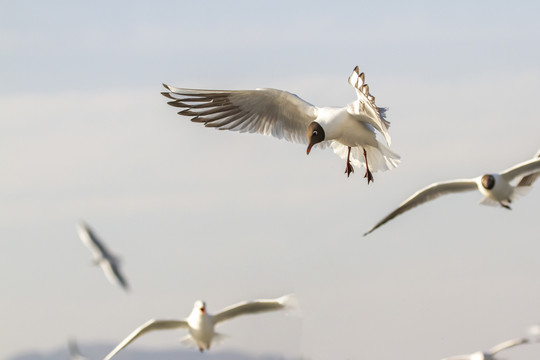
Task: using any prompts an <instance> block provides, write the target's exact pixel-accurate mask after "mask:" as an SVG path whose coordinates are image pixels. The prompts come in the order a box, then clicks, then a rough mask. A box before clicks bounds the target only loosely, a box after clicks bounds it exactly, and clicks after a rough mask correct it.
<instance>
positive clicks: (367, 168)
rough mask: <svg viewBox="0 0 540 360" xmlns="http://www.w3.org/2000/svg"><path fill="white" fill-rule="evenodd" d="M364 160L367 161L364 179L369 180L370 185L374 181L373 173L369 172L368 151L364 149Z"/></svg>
mask: <svg viewBox="0 0 540 360" xmlns="http://www.w3.org/2000/svg"><path fill="white" fill-rule="evenodd" d="M349 151H350V148H349ZM364 160H365V161H366V174H365V175H364V177H365V178H367V183H368V184H369V182H370V181H373V174H372V173H371V171H369V165H368V161H367V154H366V149H364Z"/></svg>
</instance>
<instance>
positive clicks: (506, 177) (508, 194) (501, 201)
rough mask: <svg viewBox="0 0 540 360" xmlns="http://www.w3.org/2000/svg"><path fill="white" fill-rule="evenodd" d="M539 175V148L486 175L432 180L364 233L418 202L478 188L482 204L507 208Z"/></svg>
mask: <svg viewBox="0 0 540 360" xmlns="http://www.w3.org/2000/svg"><path fill="white" fill-rule="evenodd" d="M539 174H540V151H538V153H536V155H535V157H534V158H532V159H531V160H527V161H525V162H522V163H519V164H517V165H515V166H513V167H511V168H509V169H507V170H505V171H503V172H501V173H494V174H486V175H482V176H479V177H476V178H473V179H461V180H451V181H444V182H437V183H433V184H431V185H429V186H427V187H425V188H423V189H421V190H419V191H417V192H416V193H414V194H413V195H412V196H411V197H410V198H408V199H407V200H405V201H404V202H403V203H402V204H401V205H399V206H398V208H397V209H395V210H394V211H392V212H391V213H390V214H388V215H387V216H386V217H385V218H383V219H382V220H381V221H379V222H378V223H377V224H375V226H373V227H372V228H371V229H370V230H369V231H367V232H366V233H365V234H364V236H366V235H367V234H369V233H371V232H372V231H374V230H375V229H377V228H378V227H380V226H381V225H383V224H385V223H387V222H388V221H390V220H392V219H393V218H395V217H396V216H398V215H401V214H403V213H404V212H406V211H408V210H410V209H412V208H414V207H416V206H418V205H421V204H423V203H425V202H428V201H430V200H434V199H436V198H438V197H439V196H442V195H446V194H451V193H457V192H465V191H473V190H478V191H480V193H481V194H482V195H484V198H483V199H482V201H481V202H480V203H481V204H484V205H500V206H502V207H504V208H506V209H509V210H510V204H511V203H512V201H513V200H515V199H516V198H517V197H519V196H522V195H525V194H526V193H527V192H528V191H529V190H530V189H531V186H532V184H533V183H534V181H535V180H536V178H537V177H538V175H539ZM519 177H521V179H520V180H519V182H518V183H517V184H516V185H515V186H514V185H512V184H510V183H511V182H512V181H513V180H514V179H516V178H519Z"/></svg>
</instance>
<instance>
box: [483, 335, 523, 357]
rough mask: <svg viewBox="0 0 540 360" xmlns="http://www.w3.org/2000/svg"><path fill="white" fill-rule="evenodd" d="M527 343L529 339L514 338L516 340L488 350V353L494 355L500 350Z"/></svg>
mask: <svg viewBox="0 0 540 360" xmlns="http://www.w3.org/2000/svg"><path fill="white" fill-rule="evenodd" d="M527 342H529V339H527V338H516V339H511V340H507V341H504V342H502V343H500V344H498V345H495V346H494V347H492V348H491V349H489V353H490V354H491V355H495V354H496V353H498V352H499V351H502V350H505V349H508V348H511V347H514V346H517V345H521V344H525V343H527Z"/></svg>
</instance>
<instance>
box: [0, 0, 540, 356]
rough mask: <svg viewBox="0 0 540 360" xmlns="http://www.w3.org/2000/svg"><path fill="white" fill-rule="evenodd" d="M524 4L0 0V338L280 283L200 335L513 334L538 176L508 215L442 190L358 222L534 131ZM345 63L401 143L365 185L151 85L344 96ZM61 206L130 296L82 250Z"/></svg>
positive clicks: (324, 159) (325, 155) (268, 346)
mask: <svg viewBox="0 0 540 360" xmlns="http://www.w3.org/2000/svg"><path fill="white" fill-rule="evenodd" d="M539 17H540V3H539V2H537V1H521V2H513V3H511V4H510V3H509V2H507V1H478V2H474V3H472V2H469V1H453V2H444V3H443V2H438V3H437V4H435V3H433V2H428V1H407V2H402V1H377V2H375V1H350V2H349V1H332V2H324V3H314V2H312V1H297V2H276V1H261V2H253V1H235V2H221V1H205V2H194V1H190V2H187V1H186V2H183V1H153V2H142V1H117V2H105V1H93V2H87V1H48V2H42V1H17V2H13V1H0V129H1V131H0V164H1V170H0V174H1V177H0V184H1V186H0V266H1V271H0V293H1V296H0V318H1V319H2V326H1V327H0V339H1V340H0V358H2V359H6V358H9V357H11V356H15V355H16V354H19V353H21V352H25V351H38V352H39V351H43V352H45V351H50V350H51V349H54V348H58V347H61V346H65V344H66V341H67V338H68V337H76V338H77V340H78V342H79V345H80V347H81V349H82V350H83V351H84V344H85V343H92V342H110V343H111V344H116V343H118V342H120V341H121V340H122V339H123V338H124V337H125V336H127V335H128V334H129V333H130V332H131V331H132V330H133V329H135V328H136V327H137V326H139V325H140V324H142V323H144V322H146V321H147V320H148V319H150V318H184V317H186V316H187V315H188V314H189V312H190V310H191V308H192V304H193V302H194V301H195V300H197V299H204V300H206V302H207V307H208V310H209V311H210V312H217V311H218V310H220V309H221V308H223V307H225V306H228V305H230V304H233V303H236V302H238V301H242V300H249V299H257V298H273V297H278V296H281V295H284V294H287V293H295V294H296V296H297V298H298V302H299V305H300V311H299V312H300V314H298V313H296V314H293V316H284V315H283V314H282V313H271V314H264V315H260V316H252V317H243V318H239V319H237V320H235V321H231V322H230V323H224V324H222V325H221V326H220V327H219V328H218V331H220V332H222V333H225V334H228V335H230V338H229V339H228V340H227V342H226V343H224V344H222V345H216V346H215V347H214V348H213V349H211V351H212V352H219V351H226V350H227V351H229V350H238V351H243V352H246V353H249V354H253V356H255V357H256V356H261V355H262V354H267V353H279V354H282V355H283V356H284V357H287V358H295V357H303V358H308V359H374V360H375V359H415V360H428V359H441V358H443V357H447V356H451V355H457V354H463V353H470V352H473V351H476V350H482V349H489V348H490V347H492V346H493V345H495V344H497V343H499V342H501V341H504V340H507V339H510V338H513V337H517V336H523V335H526V334H527V328H528V327H529V326H530V325H532V324H534V323H537V322H539V321H540V314H539V312H540V280H539V277H538V274H539V273H540V261H538V257H539V254H540V239H539V236H538V230H539V223H538V211H539V210H538V203H539V200H540V189H533V191H532V192H531V193H530V194H529V195H528V196H527V197H524V198H522V199H520V200H519V201H518V202H516V203H515V204H514V209H513V210H512V211H507V210H505V209H501V208H492V207H487V206H481V205H477V203H478V201H479V200H480V195H479V194H477V193H470V194H460V195H455V196H448V197H445V198H441V199H439V200H437V201H434V202H431V203H429V204H426V205H423V206H421V207H419V208H417V209H414V210H413V211H411V212H408V213H406V214H404V215H402V216H400V217H398V218H396V219H394V220H393V221H391V222H389V223H388V224H386V225H384V226H383V227H381V228H380V229H378V230H376V231H375V232H374V233H372V234H371V235H370V236H368V237H362V234H363V233H364V232H365V231H366V230H368V229H369V228H370V227H371V226H372V225H374V224H375V223H376V222H377V221H378V220H379V219H380V218H382V217H383V216H384V215H386V214H387V213H388V212H390V211H391V210H393V208H394V207H396V206H397V205H398V204H399V203H401V201H403V200H404V199H405V198H407V197H408V196H410V195H411V194H412V193H413V192H414V191H416V190H418V189H420V188H421V187H424V186H426V185H428V184H430V183H432V182H434V181H441V180H449V179H454V178H467V177H475V176H478V175H481V174H483V173H486V172H495V171H500V170H504V169H506V168H508V167H510V166H512V165H514V164H515V163H518V162H521V161H524V160H527V159H529V158H531V157H532V156H533V155H534V154H535V153H536V151H538V149H539V148H540V123H539V121H538V114H537V104H538V98H539V96H540V47H539V46H538V44H539V43H540V22H539V21H538V18H539ZM356 65H358V66H359V67H360V70H361V71H364V72H365V73H366V80H367V82H368V84H369V85H370V90H371V93H372V94H373V95H375V96H376V98H377V105H378V106H386V107H388V108H389V112H388V120H389V121H391V122H392V126H391V128H390V134H391V136H392V140H393V141H392V149H393V150H394V151H395V152H397V153H398V154H400V155H401V157H402V162H401V164H400V166H399V167H398V168H397V169H394V170H392V171H387V172H378V173H375V174H374V176H375V182H374V183H372V184H370V185H369V186H368V185H367V183H366V181H365V179H364V178H363V177H362V176H363V170H362V169H357V172H356V173H354V174H353V175H352V176H351V177H350V178H348V179H347V177H346V176H345V175H344V174H343V170H344V166H345V164H344V161H343V160H342V159H340V158H339V157H337V156H336V155H335V154H334V153H333V152H332V151H331V150H330V149H327V150H320V149H315V150H314V151H312V152H311V154H310V155H309V156H306V153H305V146H302V145H298V144H291V143H287V142H285V141H281V140H276V139H273V138H270V137H264V136H261V135H248V134H239V133H235V132H221V131H215V130H212V129H205V128H204V127H203V126H201V125H200V124H194V123H191V122H190V121H189V120H188V118H184V117H180V116H178V115H176V111H175V109H174V108H172V107H170V106H168V105H167V104H166V99H165V98H163V97H162V96H161V95H160V92H161V91H162V90H163V88H162V87H161V83H167V84H171V85H174V86H179V87H194V88H216V89H254V88H258V87H273V88H278V89H285V90H288V91H290V92H293V93H296V94H298V95H299V96H300V97H302V98H303V99H305V100H307V101H309V102H311V103H313V104H315V105H319V106H343V105H345V104H346V103H348V102H350V101H353V100H355V99H356V95H355V93H354V91H353V89H352V88H351V87H350V85H349V84H348V83H347V78H348V76H349V75H350V73H351V71H352V69H353V68H354V67H355V66H356ZM536 185H539V184H536ZM537 187H538V186H537ZM80 220H85V221H86V222H88V223H89V224H90V226H91V227H92V228H93V229H94V230H95V232H96V233H97V234H98V235H99V236H100V237H101V238H102V240H103V241H104V242H105V243H106V244H107V246H108V247H109V248H110V249H111V250H112V251H113V252H115V253H116V254H118V255H120V257H121V258H122V260H123V271H124V272H125V274H126V277H127V278H128V281H129V282H130V284H131V286H132V291H131V292H130V293H128V294H126V293H124V292H122V291H121V290H120V289H119V288H116V287H114V286H112V285H111V284H109V283H108V282H107V281H106V279H105V277H104V276H103V274H102V273H101V271H100V270H99V269H97V268H93V267H91V266H90V253H89V252H88V250H87V249H86V248H85V247H84V246H83V245H82V243H81V241H80V240H79V238H78V236H77V233H76V224H77V223H78V221H80ZM184 335H185V332H183V331H171V332H158V333H151V334H148V335H145V336H144V337H142V338H140V339H138V340H137V341H136V342H135V343H133V344H132V345H130V347H128V348H126V349H125V350H124V351H122V352H121V353H120V354H118V359H119V360H121V359H128V358H129V349H130V348H132V347H133V348H134V347H138V348H144V349H152V348H154V349H158V348H164V347H166V348H171V347H173V348H174V347H177V348H178V349H182V348H183V347H184V345H183V344H181V343H180V342H179V341H178V339H179V338H181V337H183V336H184ZM193 351H196V350H193ZM104 355H105V354H104ZM539 355H540V344H532V345H524V346H522V347H518V348H515V349H512V350H508V351H507V352H504V353H502V357H505V358H508V359H516V360H525V359H531V358H538V356H539Z"/></svg>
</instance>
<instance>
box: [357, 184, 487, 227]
mask: <svg viewBox="0 0 540 360" xmlns="http://www.w3.org/2000/svg"><path fill="white" fill-rule="evenodd" d="M477 188H478V186H477V184H476V181H475V179H463V180H452V181H444V182H438V183H434V184H431V185H429V186H428V187H425V188H423V189H421V190H419V191H417V192H416V193H414V194H413V195H412V196H411V197H409V198H408V199H407V200H405V201H404V202H403V203H402V204H401V205H400V206H398V208H397V209H396V210H394V211H392V212H391V213H390V214H388V215H387V216H386V217H384V218H383V219H382V220H381V221H379V222H378V223H377V224H376V225H375V226H373V227H372V228H371V229H370V230H369V231H367V232H366V233H365V234H364V236H366V235H367V234H369V233H371V232H372V231H374V230H375V229H377V228H378V227H379V226H381V225H383V224H385V223H386V222H388V221H390V220H392V219H393V218H395V217H396V216H398V215H401V214H403V213H404V212H406V211H408V210H410V209H412V208H414V207H416V206H418V205H421V204H423V203H425V202H428V201H431V200H434V199H436V198H438V197H440V196H442V195H446V194H450V193H456V192H464V191H471V190H475V189H477Z"/></svg>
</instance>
